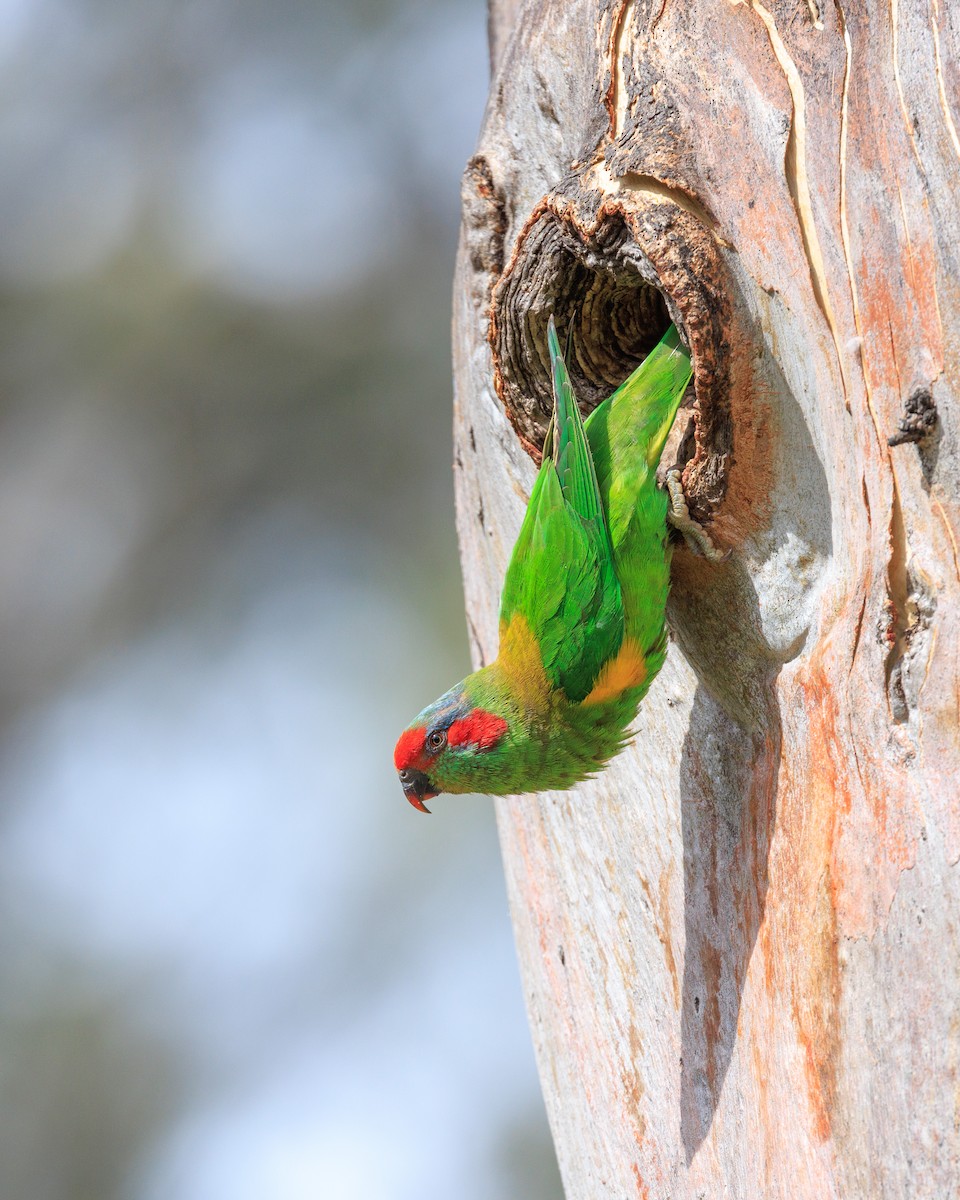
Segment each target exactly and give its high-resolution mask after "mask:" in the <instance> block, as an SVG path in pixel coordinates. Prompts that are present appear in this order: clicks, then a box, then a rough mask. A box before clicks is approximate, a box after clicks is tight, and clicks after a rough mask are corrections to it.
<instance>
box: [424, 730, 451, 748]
mask: <svg viewBox="0 0 960 1200" xmlns="http://www.w3.org/2000/svg"><path fill="white" fill-rule="evenodd" d="M446 744H447V735H446V733H445V732H444V730H442V729H435V730H434V731H433V733H428V734H427V745H428V746H429V747H430V749H431V750H442V749H443V748H444V746H445V745H446Z"/></svg>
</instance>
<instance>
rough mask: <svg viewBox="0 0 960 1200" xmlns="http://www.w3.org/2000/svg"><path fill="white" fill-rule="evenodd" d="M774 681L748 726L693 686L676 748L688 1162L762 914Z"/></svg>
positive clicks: (773, 765) (704, 1123)
mask: <svg viewBox="0 0 960 1200" xmlns="http://www.w3.org/2000/svg"><path fill="white" fill-rule="evenodd" d="M774 679H775V674H770V675H769V676H768V679H767V680H766V681H765V691H766V692H767V695H768V699H769V708H768V719H767V721H766V723H765V725H764V726H763V727H760V728H757V729H755V730H754V731H753V732H750V731H748V730H746V729H744V728H743V727H742V726H741V725H740V724H738V723H737V722H736V721H735V720H734V719H733V718H732V717H730V716H729V715H728V714H727V713H726V712H724V710H723V709H722V708H721V707H720V705H719V704H718V703H717V701H716V700H714V699H713V698H712V697H711V696H710V694H709V692H708V691H707V690H706V689H705V688H704V687H703V686H702V685H701V686H700V687H699V688H698V689H697V692H696V695H695V697H694V703H693V711H692V713H691V721H690V733H689V734H688V735H687V739H686V741H685V742H684V747H683V757H682V759H681V764H680V794H681V804H682V826H683V871H684V924H685V931H686V952H685V955H684V968H683V994H682V1001H681V1004H682V1012H681V1027H680V1036H681V1047H682V1060H681V1072H680V1131H681V1135H682V1138H683V1145H684V1150H685V1152H686V1159H687V1163H688V1164H689V1163H690V1161H691V1160H692V1158H693V1156H694V1154H695V1153H696V1152H697V1150H698V1149H699V1148H700V1145H701V1143H702V1142H703V1140H704V1138H705V1137H706V1135H707V1133H708V1132H709V1129H710V1125H711V1123H712V1121H713V1116H714V1113H715V1112H716V1108H717V1103H718V1101H719V1098H720V1092H721V1089H722V1087H723V1081H724V1078H725V1076H726V1073H727V1068H728V1066H729V1065H730V1058H731V1056H732V1054H733V1048H734V1045H735V1043H736V1039H737V1020H738V1017H739V1013H740V998H741V995H742V991H743V983H744V980H745V978H746V974H747V967H748V965H749V962H750V956H751V954H752V952H753V946H754V943H755V942H756V939H757V932H758V930H759V928H760V923H761V921H762V919H763V909H764V903H765V900H766V894H767V858H768V855H769V850H770V841H771V838H772V836H773V828H774V820H775V816H776V812H775V798H776V794H777V776H778V773H779V768H780V748H781V728H780V710H779V708H778V706H777V703H776V700H775V697H774V689H773V682H774Z"/></svg>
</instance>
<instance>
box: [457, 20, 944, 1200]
mask: <svg viewBox="0 0 960 1200" xmlns="http://www.w3.org/2000/svg"><path fill="white" fill-rule="evenodd" d="M491 30H492V35H493V36H492V47H493V55H494V59H495V69H494V77H493V82H492V85H491V93H490V101H489V105H488V110H487V115H486V118H485V122H484V126H483V130H482V133H481V136H480V141H479V145H478V150H477V154H476V156H475V157H474V158H473V160H472V161H471V163H470V165H469V167H468V169H467V172H466V174H465V177H464V197H463V228H462V238H461V249H460V256H459V262H458V269H457V279H456V287H455V313H454V358H455V373H456V388H457V402H456V473H457V493H458V527H459V533H460V540H461V547H462V554H463V563H464V573H465V580H466V594H467V607H468V614H469V618H470V628H471V631H472V640H473V649H474V656H475V658H476V661H477V662H478V663H480V662H483V661H489V659H491V658H492V657H493V656H494V655H495V653H496V632H497V621H496V615H497V602H498V597H499V590H500V584H501V581H502V577H503V571H504V569H505V566H506V562H507V559H508V556H509V552H510V549H511V547H512V544H513V539H514V537H515V535H516V532H517V529H518V528H519V523H520V519H521V517H522V514H523V510H524V506H525V503H526V498H527V496H528V494H529V489H530V486H531V483H532V480H533V478H534V472H535V459H536V456H537V449H538V446H539V440H540V438H541V436H542V432H543V428H544V423H545V420H546V416H547V412H548V408H549V392H548V387H549V382H548V374H547V354H546V348H545V326H546V321H547V317H548V316H549V314H550V313H551V312H554V313H556V315H557V320H558V324H559V325H560V327H561V330H562V331H566V330H567V329H568V328H572V350H573V354H572V356H573V363H572V374H573V378H574V384H575V386H576V388H577V391H578V395H579V396H580V397H581V399H582V401H583V402H584V407H585V409H586V408H589V407H591V406H592V405H593V404H595V403H596V402H597V401H598V400H599V399H600V398H601V397H602V396H604V395H605V394H607V393H608V392H609V391H610V390H611V389H612V388H613V387H614V386H615V385H616V384H617V383H619V382H620V380H621V379H622V378H623V377H624V376H625V375H626V374H627V373H628V371H629V370H630V369H631V368H632V366H633V365H634V364H635V363H636V362H637V361H638V360H639V359H640V358H641V357H642V355H643V353H644V352H645V350H646V349H647V348H648V347H649V346H650V344H652V342H653V341H655V340H656V337H657V336H658V335H659V333H660V332H662V330H663V328H664V327H665V325H666V323H667V321H668V320H669V319H670V318H671V317H672V318H673V319H674V320H676V321H677V323H678V325H679V326H680V327H681V329H682V330H683V332H684V334H685V336H686V338H687V339H688V341H689V344H690V346H691V348H692V350H693V353H694V359H695V366H696V370H695V384H696V402H695V405H694V409H693V412H692V420H691V422H690V428H689V429H688V430H686V431H685V436H684V437H683V440H682V442H681V444H680V445H679V457H680V461H681V462H683V463H685V464H686V465H685V470H684V482H685V487H686V491H687V494H688V496H689V498H690V500H691V508H692V510H693V511H694V512H695V514H696V515H697V516H698V517H699V518H700V519H701V521H703V522H705V523H707V524H708V526H709V528H710V531H711V533H712V534H713V537H714V538H715V540H716V541H718V542H719V543H721V544H722V545H723V546H726V547H729V548H730V550H731V552H732V553H731V556H730V558H729V559H728V561H727V562H726V563H725V564H723V565H721V566H712V565H710V564H707V563H706V562H704V561H703V560H702V559H697V558H694V557H693V556H692V555H691V554H690V552H689V551H687V550H686V549H679V550H678V551H677V553H676V555H675V558H674V570H673V592H672V598H671V603H670V612H669V618H670V623H671V627H672V631H673V635H674V639H675V640H674V644H673V645H672V646H671V651H670V655H669V658H668V662H667V665H666V667H665V668H664V670H663V672H662V674H661V675H660V677H659V678H658V679H657V680H656V682H655V683H654V685H653V688H652V689H651V692H650V694H649V696H648V698H647V699H646V700H645V702H644V705H643V708H642V711H641V713H640V716H639V718H638V720H637V722H636V737H635V739H634V742H633V744H632V746H631V747H630V748H629V749H628V750H627V751H626V752H624V753H623V754H622V755H621V756H620V757H619V758H618V760H617V761H616V762H615V763H614V764H613V765H612V766H611V767H610V768H609V769H608V770H607V771H606V772H605V773H604V774H603V775H602V776H601V777H600V778H599V779H598V780H596V781H595V782H593V783H591V784H589V785H585V786H583V787H580V788H578V789H576V790H575V791H573V792H570V793H564V794H545V795H540V796H527V797H520V798H508V799H504V800H501V801H498V802H497V820H498V826H499V831H500V838H501V843H502V848H503V857H504V865H505V870H506V877H507V884H508V889H509V895H510V903H511V909H512V913H513V921H514V926H515V931H516V939H517V946H518V951H519V956H520V962H521V969H522V974H523V980H524V986H525V991H526V997H527V1005H528V1010H529V1017H530V1024H531V1029H532V1032H533V1039H534V1043H535V1047H536V1053H537V1057H538V1061H539V1067H540V1073H541V1079H542V1082H543V1088H544V1093H545V1096H546V1102H547V1109H548V1113H549V1117H550V1121H551V1125H552V1129H553V1133H554V1137H555V1141H556V1145H557V1151H558V1156H559V1160H560V1165H561V1170H562V1173H563V1177H564V1183H565V1188H566V1193H567V1196H568V1198H569V1200H597V1198H598V1197H603V1196H610V1197H617V1198H618V1200H622V1198H623V1197H626V1196H641V1197H672V1198H674V1200H679V1198H681V1197H691V1198H693V1197H700V1196H707V1197H720V1196H729V1197H744V1198H747V1197H749V1198H751V1200H753V1198H757V1197H764V1198H776V1197H784V1198H787V1197H790V1198H791V1200H797V1198H798V1197H800V1198H803V1197H816V1198H817V1200H821V1198H825V1197H884V1198H887V1197H889V1198H894V1197H896V1198H900V1197H904V1198H906V1197H911V1198H916V1197H937V1198H940V1197H945V1196H948V1195H952V1194H955V1191H956V1188H957V1186H958V1183H957V1181H958V1179H960V1164H958V1159H960V1134H958V1128H960V1068H958V1060H960V1036H958V1031H960V986H958V983H960V972H958V949H960V931H958V911H960V910H958V904H957V900H958V891H960V874H958V869H957V861H958V858H960V803H958V792H960V784H958V780H960V751H958V721H960V715H958V709H960V701H958V694H960V692H958V682H960V681H958V671H960V604H958V601H960V555H958V539H960V504H958V501H960V474H958V465H957V463H958V460H957V436H958V426H957V420H958V407H957V382H958V347H960V337H958V334H960V287H958V284H957V280H958V278H960V273H958V261H957V247H958V245H960V219H958V214H960V205H958V167H960V137H958V126H960V71H958V62H960V56H958V46H960V9H958V8H957V6H955V5H952V4H949V3H947V0H890V3H886V4H885V3H880V2H878V0H863V2H862V3H857V4H852V3H847V4H845V5H844V6H841V5H840V4H838V3H830V4H827V3H823V2H822V0H782V2H775V0H768V3H767V4H766V5H764V4H762V3H760V2H759V0H752V2H751V3H720V2H719V0H686V2H685V3H682V4H680V3H674V2H670V0H667V2H664V0H650V2H645V0H528V2H527V3H525V4H523V5H522V6H518V5H517V4H516V3H515V2H514V0H492V4H491ZM925 414H926V415H925ZM898 434H903V435H904V436H905V437H907V439H908V440H906V441H902V442H901V444H898V445H895V446H892V447H891V446H890V445H889V444H888V439H889V438H890V437H895V438H896V436H897V435H898ZM920 435H922V436H921V439H920V440H919V441H914V440H909V439H912V438H914V437H915V436H920Z"/></svg>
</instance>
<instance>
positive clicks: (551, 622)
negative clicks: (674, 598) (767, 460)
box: [394, 317, 691, 812]
mask: <svg viewBox="0 0 960 1200" xmlns="http://www.w3.org/2000/svg"><path fill="white" fill-rule="evenodd" d="M547 341H548V345H549V349H550V359H551V364H552V370H553V396H554V412H553V422H552V425H551V428H550V430H549V431H548V433H547V438H546V443H545V445H544V456H543V464H542V466H541V467H540V473H539V475H538V476H537V480H536V483H535V484H534V486H533V491H532V493H531V495H530V502H529V504H528V505H527V512H526V516H525V517H524V521H523V525H522V527H521V529H520V534H519V536H518V538H517V543H516V545H515V546H514V549H513V555H512V557H511V559H510V565H509V567H508V568H507V575H506V579H505V580H504V584H503V595H502V597H501V602H500V650H499V654H498V656H497V659H496V661H495V662H493V663H491V664H490V665H489V666H487V667H484V668H483V669H482V670H480V671H475V672H474V673H473V674H472V675H468V676H467V678H466V679H464V680H463V681H462V682H461V683H458V684H457V685H456V687H453V688H451V689H450V691H449V692H447V693H445V694H444V695H443V696H441V697H440V699H439V700H437V701H436V703H434V704H431V705H430V707H429V708H425V709H424V710H423V712H422V713H421V714H420V715H419V716H418V717H417V719H416V720H415V721H414V722H413V724H412V725H411V726H410V727H409V728H408V729H407V730H405V732H404V733H403V734H402V735H401V736H400V740H399V741H398V742H397V746H396V750H395V751H394V764H395V766H396V769H397V772H398V773H399V776H400V783H401V786H402V787H403V791H404V794H405V795H406V797H407V799H408V800H409V801H410V803H411V804H412V805H414V807H416V808H418V809H420V810H421V811H422V812H429V811H430V810H429V809H428V808H427V807H426V805H425V804H424V801H425V800H430V799H432V798H433V797H434V796H436V795H438V794H439V793H441V792H486V793H489V794H491V795H497V796H500V795H508V794H513V793H519V792H539V791H546V790H550V789H562V788H568V787H572V786H573V785H574V784H575V783H579V782H580V781H581V780H584V779H588V778H590V777H591V776H592V775H594V774H595V773H596V772H597V771H598V770H599V769H600V768H601V767H602V766H603V765H604V764H605V763H606V762H607V761H608V760H609V759H610V758H611V757H612V756H613V755H615V754H616V753H617V752H618V751H619V750H620V749H621V747H622V746H623V745H624V743H625V742H626V741H627V740H628V736H629V735H628V727H629V725H630V722H631V721H632V719H633V717H634V716H635V715H636V712H637V706H638V705H639V703H640V701H641V700H642V698H643V697H644V695H645V694H646V692H647V689H648V688H649V686H650V682H651V680H652V679H653V677H654V675H656V673H657V672H658V671H659V670H660V668H661V667H662V666H663V661H664V658H665V657H666V651H667V632H666V625H665V623H664V611H665V608H666V603H667V592H668V589H669V586H670V556H671V547H670V543H669V540H668V528H667V513H668V506H669V501H668V496H667V494H666V493H665V492H664V491H663V490H661V488H659V487H658V486H657V479H656V472H657V465H658V463H659V461H660V454H661V452H662V450H663V444H664V442H665V441H666V438H667V434H668V433H669V431H670V427H671V425H672V424H673V419H674V416H675V415H676V412H677V408H678V407H679V405H680V401H681V399H682V397H683V393H684V390H685V389H686V386H687V383H688V382H689V380H690V375H691V365H690V355H689V353H688V351H687V350H686V348H685V347H684V345H683V343H682V342H681V340H680V336H679V334H678V333H677V330H676V329H675V327H674V326H672V325H671V326H670V328H669V329H668V330H667V332H666V333H665V334H664V336H663V338H662V340H661V341H660V343H659V345H657V346H656V348H655V349H654V350H653V351H652V352H651V353H650V355H649V356H648V357H647V358H646V360H645V361H644V362H643V363H642V364H641V365H640V366H639V367H638V368H637V369H636V370H635V371H634V372H633V374H632V375H631V376H630V378H629V379H627V381H626V382H625V383H623V384H622V385H621V386H620V387H619V388H618V389H617V390H616V391H615V392H614V393H613V395H612V396H610V397H609V398H608V399H607V400H605V401H604V402H603V403H602V404H601V405H600V406H599V408H597V409H596V410H595V411H594V412H593V413H591V414H590V416H589V417H588V418H587V420H586V422H584V421H583V420H582V419H581V416H580V410H579V409H578V407H577V402H576V399H575V398H574V395H573V388H572V386H571V384H570V377H569V375H568V373H567V368H566V365H565V363H564V361H563V356H562V354H561V353H560V345H559V342H558V340H557V331H556V327H555V325H554V321H553V317H551V318H550V321H549V325H548V329H547ZM672 484H673V486H671V488H670V492H671V496H672V497H673V499H674V500H675V501H677V500H678V499H679V502H680V507H681V509H684V508H685V506H684V505H683V503H682V493H679V482H678V480H674V481H672Z"/></svg>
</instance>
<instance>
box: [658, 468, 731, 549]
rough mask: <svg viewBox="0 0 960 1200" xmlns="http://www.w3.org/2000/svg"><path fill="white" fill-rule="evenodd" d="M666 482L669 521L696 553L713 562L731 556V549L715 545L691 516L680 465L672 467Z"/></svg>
mask: <svg viewBox="0 0 960 1200" xmlns="http://www.w3.org/2000/svg"><path fill="white" fill-rule="evenodd" d="M665 482H666V485H667V495H668V496H669V497H670V507H669V508H668V509H667V521H668V522H669V523H670V524H671V525H672V526H673V527H674V529H676V530H677V531H678V532H679V533H681V534H682V535H683V540H684V541H685V542H686V543H687V545H688V546H689V547H690V549H691V550H692V551H693V552H694V554H699V555H701V556H702V557H703V558H705V559H706V560H707V561H708V562H712V563H721V562H723V561H724V560H725V559H727V558H729V556H730V551H729V550H721V549H720V548H719V547H718V546H715V545H714V544H713V539H712V538H711V537H710V534H709V533H707V531H706V530H705V529H704V528H703V526H702V525H698V524H697V522H696V521H695V520H694V519H693V517H691V516H690V509H689V507H688V506H687V498H686V496H685V495H684V494H683V483H682V480H681V469H680V467H672V468H671V469H670V470H669V471H668V472H667V474H666V480H665Z"/></svg>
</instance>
